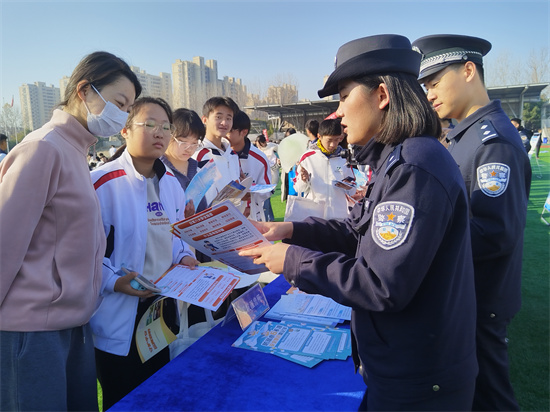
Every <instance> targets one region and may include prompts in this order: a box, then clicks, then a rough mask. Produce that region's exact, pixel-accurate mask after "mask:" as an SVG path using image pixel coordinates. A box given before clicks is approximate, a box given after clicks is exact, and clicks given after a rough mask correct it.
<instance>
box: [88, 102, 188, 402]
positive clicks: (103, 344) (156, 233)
mask: <svg viewBox="0 0 550 412" xmlns="http://www.w3.org/2000/svg"><path fill="white" fill-rule="evenodd" d="M174 131H175V128H174V126H173V125H172V110H171V109H170V106H169V105H168V103H166V102H165V101H164V100H162V99H158V98H152V97H144V98H141V99H138V100H136V102H135V103H134V105H133V106H132V109H131V110H130V115H129V116H128V121H127V122H126V125H125V126H124V128H123V129H122V131H121V135H122V137H123V138H124V139H125V140H126V144H125V145H123V148H122V150H119V151H117V154H115V156H113V158H112V159H110V160H109V162H107V163H106V164H105V165H103V166H101V167H100V168H98V169H96V170H94V171H92V172H91V176H92V182H93V184H94V188H95V190H96V193H97V196H98V198H99V204H100V207H101V216H102V219H103V229H104V233H102V235H103V236H105V237H106V238H107V247H106V251H105V258H104V261H103V277H104V285H105V287H104V289H103V293H102V298H103V300H102V302H101V304H100V306H99V308H98V309H97V311H96V313H95V314H94V316H93V317H92V320H91V322H90V324H91V326H92V331H93V337H94V345H95V347H96V364H97V374H98V379H99V382H100V383H101V387H102V390H103V410H107V409H109V408H110V407H111V406H113V405H114V404H115V403H116V402H117V401H119V400H120V399H121V398H122V397H124V396H125V395H126V394H127V393H129V392H130V391H131V390H132V389H134V388H135V387H137V386H138V385H139V384H140V383H142V382H143V381H145V380H146V379H147V378H148V377H149V376H151V375H152V374H153V373H155V372H156V371H157V370H158V369H160V368H161V367H162V366H163V365H165V364H166V363H168V362H169V360H170V353H169V349H168V347H166V348H165V349H163V350H162V351H161V352H159V353H158V354H156V355H155V356H153V357H152V358H151V359H149V360H148V361H146V362H145V363H142V362H141V360H140V357H139V354H138V351H137V347H136V341H135V336H134V335H135V331H136V325H137V323H138V322H139V320H140V319H141V317H142V315H143V314H144V313H145V312H146V311H147V310H148V308H149V306H150V305H151V304H152V302H153V301H154V300H155V296H153V294H152V292H151V291H147V290H146V291H139V290H136V289H134V288H133V287H132V285H131V281H132V280H133V279H134V277H135V276H137V274H138V273H139V274H141V275H143V276H145V277H146V278H147V279H149V280H151V281H154V280H156V279H158V277H159V276H160V275H162V274H163V273H164V272H165V271H166V270H168V269H169V268H170V267H171V266H172V265H173V264H176V263H181V264H184V265H187V266H189V267H194V266H195V265H196V264H198V261H197V260H196V259H195V256H194V254H193V252H192V251H191V250H190V248H189V246H188V245H187V244H185V243H183V242H182V241H181V240H180V239H177V238H176V237H174V236H173V235H172V233H171V231H170V229H171V226H170V225H171V224H172V223H175V222H176V221H178V220H181V219H183V218H184V207H183V205H185V193H184V191H183V190H182V189H181V186H180V183H179V182H178V180H177V179H176V177H175V176H174V175H173V174H172V173H171V172H170V171H169V170H168V169H167V167H166V166H165V165H164V163H163V162H162V161H161V160H160V159H159V158H160V157H161V156H162V155H163V154H164V152H165V151H166V148H167V147H168V144H169V143H170V140H171V139H172V134H173V132H174ZM117 155H118V156H117ZM125 272H129V273H128V274H125ZM163 305H164V306H163V315H164V320H165V322H166V324H167V325H168V326H169V327H171V328H172V329H173V331H174V333H177V332H178V328H177V327H176V326H175V324H176V321H175V320H176V319H177V309H176V302H175V301H174V300H173V299H165V300H164V301H163Z"/></svg>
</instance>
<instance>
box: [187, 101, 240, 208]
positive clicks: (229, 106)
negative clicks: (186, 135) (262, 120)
mask: <svg viewBox="0 0 550 412" xmlns="http://www.w3.org/2000/svg"><path fill="white" fill-rule="evenodd" d="M238 112H239V106H237V103H235V102H234V101H233V99H231V98H230V97H220V96H217V97H211V98H210V99H208V100H207V101H206V102H205V103H204V105H203V107H202V121H203V123H204V126H205V127H206V134H205V136H204V139H202V140H201V147H200V149H199V150H197V151H196V152H195V154H194V155H193V159H196V160H197V162H198V163H199V169H201V168H202V167H204V166H205V165H206V164H207V163H208V161H209V160H210V159H214V161H215V163H216V167H217V169H218V171H219V175H218V178H217V179H216V181H215V182H214V185H212V186H211V187H210V188H209V190H208V191H207V192H206V195H205V197H206V203H207V205H208V206H210V204H211V203H212V200H214V198H215V197H216V195H217V194H218V192H219V191H221V190H222V189H223V188H224V187H225V186H226V185H227V184H228V183H229V182H231V181H232V180H233V181H239V180H240V179H241V166H240V164H239V157H238V156H237V154H236V153H235V152H234V151H233V150H232V149H231V143H230V142H229V140H227V139H226V136H227V133H229V131H230V130H231V128H232V127H233V117H234V116H235V114H236V113H238Z"/></svg>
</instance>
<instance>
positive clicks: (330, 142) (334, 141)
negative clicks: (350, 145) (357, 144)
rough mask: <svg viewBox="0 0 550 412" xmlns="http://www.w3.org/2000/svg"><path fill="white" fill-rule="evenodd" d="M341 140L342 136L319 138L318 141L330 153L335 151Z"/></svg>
mask: <svg viewBox="0 0 550 412" xmlns="http://www.w3.org/2000/svg"><path fill="white" fill-rule="evenodd" d="M343 139H344V135H343V134H342V135H340V136H319V140H320V141H321V144H322V145H323V147H324V148H325V149H326V150H327V151H329V152H331V153H332V152H334V151H335V150H336V148H337V147H338V145H339V144H340V142H341V141H342V140H343Z"/></svg>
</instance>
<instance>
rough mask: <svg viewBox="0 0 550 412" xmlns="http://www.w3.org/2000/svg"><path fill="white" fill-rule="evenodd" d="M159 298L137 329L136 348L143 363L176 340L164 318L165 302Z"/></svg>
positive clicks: (142, 318)
mask: <svg viewBox="0 0 550 412" xmlns="http://www.w3.org/2000/svg"><path fill="white" fill-rule="evenodd" d="M164 299H165V298H159V299H157V300H155V302H154V303H153V304H152V305H151V306H149V309H147V312H145V313H144V315H143V316H142V317H141V319H140V320H139V322H138V325H137V329H136V337H135V339H136V346H137V350H138V354H139V357H140V359H141V362H142V363H143V362H146V361H148V360H149V359H151V358H152V357H153V356H155V355H156V354H157V353H159V352H160V351H161V350H163V349H164V348H165V347H167V346H168V345H169V344H170V343H171V342H173V341H174V340H176V335H174V333H172V331H171V330H170V329H169V328H168V326H167V325H166V323H165V322H164V317H163V313H162V312H163V308H162V307H163V305H162V303H163V300H164Z"/></svg>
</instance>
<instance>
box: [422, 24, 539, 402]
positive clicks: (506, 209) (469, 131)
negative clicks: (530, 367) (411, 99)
mask: <svg viewBox="0 0 550 412" xmlns="http://www.w3.org/2000/svg"><path fill="white" fill-rule="evenodd" d="M413 46H414V47H415V48H416V49H417V50H418V51H420V52H421V53H422V55H423V57H422V63H421V66H420V76H419V80H420V82H421V83H423V84H424V87H425V89H426V90H427V93H428V94H427V96H428V100H429V101H430V102H431V103H432V104H433V107H434V108H435V110H436V112H437V114H438V115H439V117H441V118H444V117H450V118H453V119H456V120H457V121H458V125H457V126H456V127H455V128H454V129H453V130H451V131H449V133H448V134H447V139H448V140H449V141H450V145H449V147H448V150H449V152H450V153H451V155H452V156H453V158H454V159H455V161H456V163H457V164H458V166H459V168H460V171H461V173H462V176H463V178H464V181H465V182H466V190H467V192H468V197H469V203H470V231H471V236H472V247H473V258H474V269H475V279H476V295H477V314H478V318H477V357H478V362H479V376H478V378H477V383H476V392H475V396H474V403H473V410H487V411H488V410H490V411H512V410H519V406H518V403H517V401H516V399H515V397H514V392H513V389H512V386H511V384H510V379H509V366H508V351H507V338H506V328H507V326H508V324H509V323H510V321H511V319H512V318H513V316H514V315H515V314H516V313H517V312H518V311H519V309H520V305H521V261H522V253H523V231H524V229H525V219H526V213H527V202H528V197H529V188H530V184H531V167H530V163H529V159H528V157H527V154H526V152H525V149H524V148H523V145H522V143H521V139H520V137H519V135H518V132H517V130H516V129H515V128H514V126H513V125H512V124H511V123H510V120H509V119H508V116H507V115H506V114H505V113H504V111H503V110H502V108H501V105H500V101H498V100H494V101H490V100H489V96H488V94H487V91H486V89H485V85H484V81H483V67H482V64H483V61H482V58H483V56H484V55H485V54H487V53H488V52H489V50H490V49H491V43H489V42H488V41H486V40H483V39H480V38H476V37H469V36H458V35H433V36H426V37H422V38H420V39H418V40H416V41H415V42H413Z"/></svg>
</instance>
